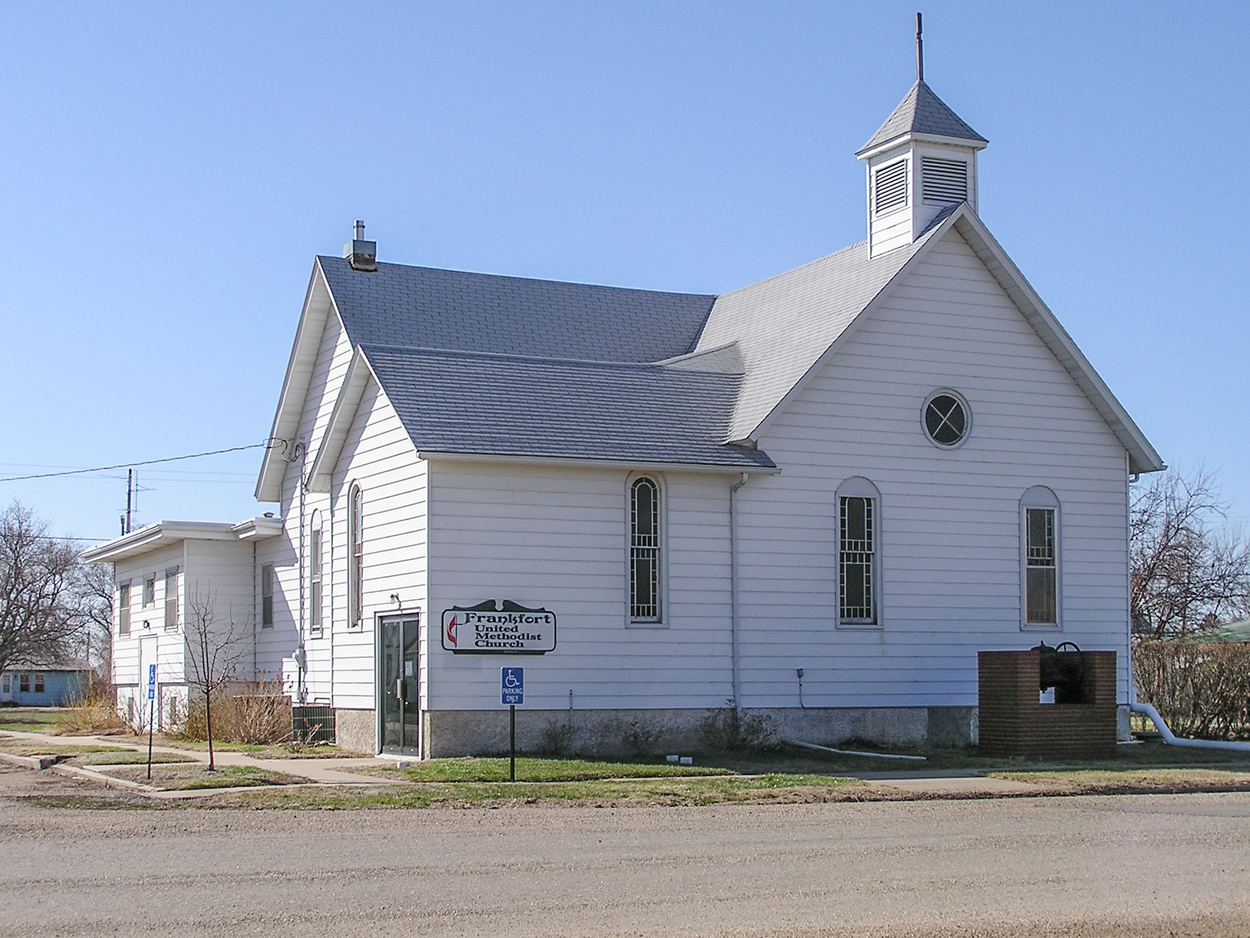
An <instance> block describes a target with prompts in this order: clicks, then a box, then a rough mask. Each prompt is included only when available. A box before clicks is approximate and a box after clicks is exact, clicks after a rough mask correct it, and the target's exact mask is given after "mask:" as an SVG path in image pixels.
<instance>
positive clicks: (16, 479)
mask: <svg viewBox="0 0 1250 938" xmlns="http://www.w3.org/2000/svg"><path fill="white" fill-rule="evenodd" d="M270 445H272V443H271V441H269V440H266V441H265V442H264V443H249V444H248V445H247V446H231V447H229V448H228V449H215V450H212V451H210V452H207V453H189V454H188V455H186V456H167V457H165V458H164V459H148V460H145V461H143V462H129V463H126V462H124V463H118V464H117V465H116V466H96V467H94V468H92V469H67V470H65V471H64V472H41V473H36V474H34V475H28V476H9V477H8V478H6V479H0V482H25V481H27V480H28V479H54V478H58V477H60V476H76V475H82V474H83V473H86V472H107V471H109V470H110V469H130V468H133V467H134V466H154V465H156V464H157V463H163V462H178V461H179V460H183V459H199V458H200V457H201V456H220V455H221V454H222V453H238V452H241V451H242V450H245V449H260V448H262V447H266V448H267V447H269V446H270Z"/></svg>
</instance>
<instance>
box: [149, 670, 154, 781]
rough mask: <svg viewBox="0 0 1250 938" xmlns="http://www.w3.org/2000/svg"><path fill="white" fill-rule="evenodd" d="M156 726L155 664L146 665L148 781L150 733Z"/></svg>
mask: <svg viewBox="0 0 1250 938" xmlns="http://www.w3.org/2000/svg"><path fill="white" fill-rule="evenodd" d="M155 726H156V665H154V664H150V665H148V781H149V782H150V781H152V733H153V731H154V729H155Z"/></svg>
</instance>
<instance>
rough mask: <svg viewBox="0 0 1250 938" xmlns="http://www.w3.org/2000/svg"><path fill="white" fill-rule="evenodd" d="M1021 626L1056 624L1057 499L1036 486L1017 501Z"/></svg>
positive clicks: (1044, 489)
mask: <svg viewBox="0 0 1250 938" xmlns="http://www.w3.org/2000/svg"><path fill="white" fill-rule="evenodd" d="M1020 539H1021V557H1020V566H1021V580H1022V582H1021V590H1022V594H1023V596H1022V606H1023V622H1024V625H1026V626H1029V625H1044V626H1058V625H1059V609H1060V605H1059V499H1058V498H1056V497H1055V493H1054V492H1052V491H1051V490H1050V489H1048V488H1046V487H1045V486H1042V485H1038V486H1034V487H1033V488H1031V489H1029V490H1028V491H1027V492H1025V493H1024V497H1023V498H1022V499H1021V500H1020Z"/></svg>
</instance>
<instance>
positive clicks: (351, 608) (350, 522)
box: [347, 482, 365, 628]
mask: <svg viewBox="0 0 1250 938" xmlns="http://www.w3.org/2000/svg"><path fill="white" fill-rule="evenodd" d="M361 513H362V497H361V492H360V486H359V485H357V484H356V483H355V482H353V483H352V486H351V488H350V489H348V491H347V552H348V556H347V622H348V625H349V626H351V627H352V628H358V627H359V626H360V625H361V623H362V621H363V616H364V608H365V590H364V580H365V537H364V530H363V525H362V523H361V521H362V518H361Z"/></svg>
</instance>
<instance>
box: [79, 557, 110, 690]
mask: <svg viewBox="0 0 1250 938" xmlns="http://www.w3.org/2000/svg"><path fill="white" fill-rule="evenodd" d="M114 588H115V587H114V582H113V565H112V564H89V563H83V562H82V560H81V559H80V560H79V562H78V564H77V566H76V569H75V572H74V577H73V580H72V583H71V586H70V590H69V603H70V614H71V615H72V616H73V617H74V618H75V620H76V622H77V623H78V634H77V641H76V643H75V644H76V648H77V649H78V653H79V654H80V655H81V657H82V658H83V659H84V660H85V661H86V662H87V666H88V667H89V668H91V669H92V673H93V678H92V679H93V681H94V680H97V679H98V680H101V681H102V682H103V683H105V684H108V683H110V682H111V681H112V675H113V590H114Z"/></svg>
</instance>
